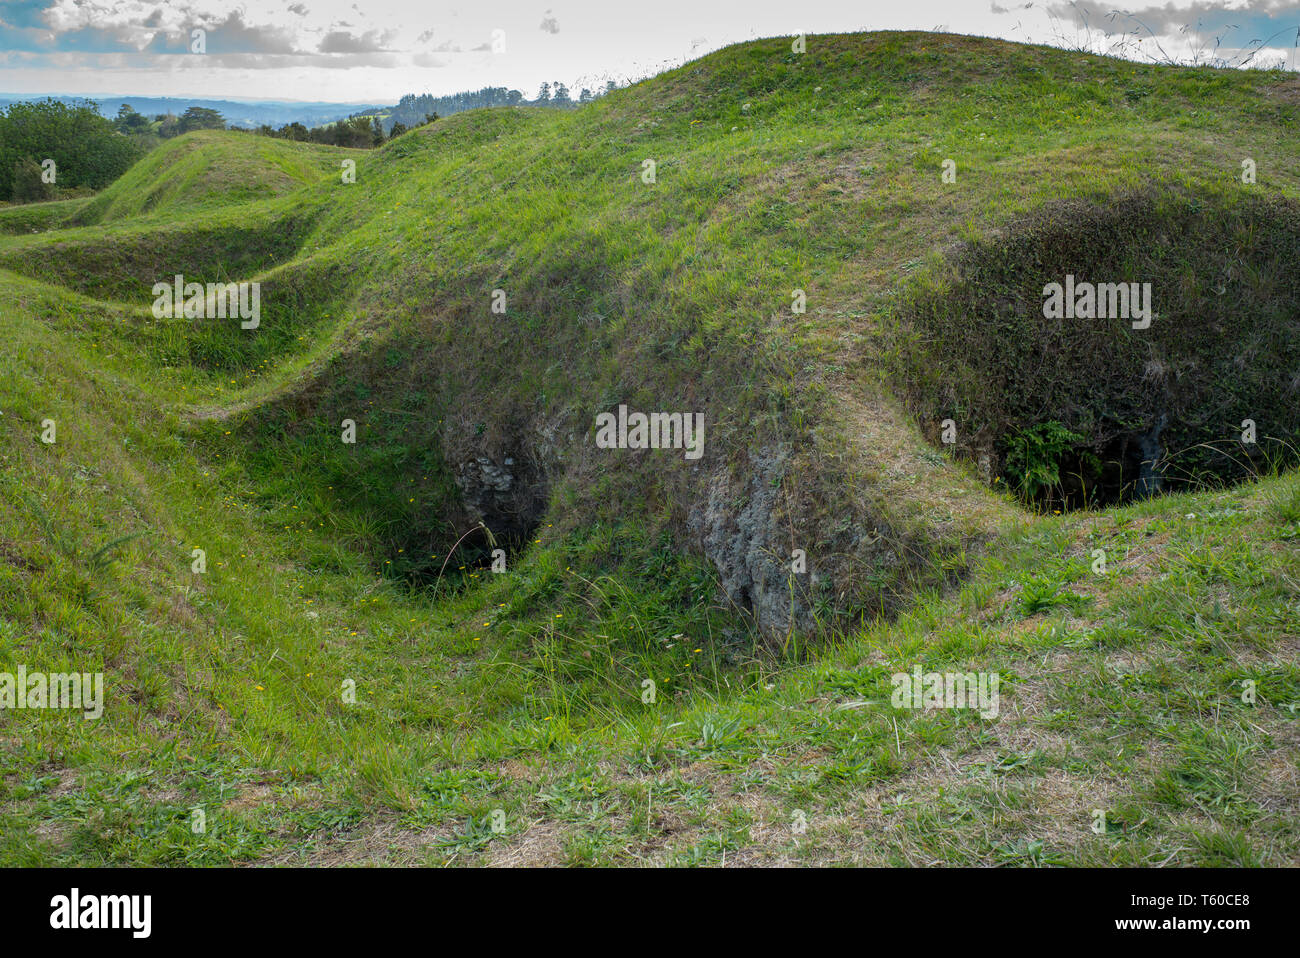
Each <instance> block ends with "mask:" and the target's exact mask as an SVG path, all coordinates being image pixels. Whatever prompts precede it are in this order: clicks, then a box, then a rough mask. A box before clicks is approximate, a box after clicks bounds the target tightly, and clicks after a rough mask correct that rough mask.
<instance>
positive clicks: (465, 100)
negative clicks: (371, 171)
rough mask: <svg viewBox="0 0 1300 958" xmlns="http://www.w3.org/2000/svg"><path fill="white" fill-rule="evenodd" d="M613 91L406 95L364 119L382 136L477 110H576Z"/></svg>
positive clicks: (560, 88) (547, 86)
mask: <svg viewBox="0 0 1300 958" xmlns="http://www.w3.org/2000/svg"><path fill="white" fill-rule="evenodd" d="M614 87H615V84H614V81H613V80H610V81H608V82H607V83H606V84H605V86H604V87H603V88H602V89H599V90H597V91H594V92H593V91H592V90H589V89H587V88H586V87H583V88H582V89H581V90H579V91H578V95H577V97H576V98H575V97H574V96H573V94H572V93H570V92H569V88H568V87H567V86H565V85H564V84H563V83H543V84H542V86H541V89H540V90H538V93H537V97H536V99H533V100H525V99H524V95H523V94H522V93H520V92H519V91H518V90H510V89H507V88H506V87H503V86H489V87H484V88H483V89H481V90H474V91H472V92H465V93H453V94H451V95H450V96H432V95H430V94H428V93H424V94H421V95H419V96H417V95H415V94H414V93H408V94H407V95H406V96H404V97H402V99H401V100H400V101H399V102H398V104H397V105H396V106H394V107H389V108H387V109H380V110H371V111H367V113H366V114H365V115H372V116H380V117H381V118H382V119H381V122H382V123H383V126H384V132H385V133H387V134H389V135H391V134H392V129H393V126H394V124H397V123H400V124H402V125H403V126H404V127H405V128H406V129H413V128H414V127H417V126H421V125H423V124H424V123H425V122H427V120H428V118H429V117H430V116H451V115H452V114H453V113H463V112H464V111H466V110H477V109H479V108H480V107H485V106H558V107H569V106H576V105H578V104H579V103H588V102H590V101H592V100H594V99H595V98H596V97H598V96H600V95H602V94H604V93H608V92H609V91H610V90H613V89H614ZM359 115H360V114H359Z"/></svg>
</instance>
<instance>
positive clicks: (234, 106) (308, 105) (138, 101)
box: [0, 93, 384, 129]
mask: <svg viewBox="0 0 1300 958" xmlns="http://www.w3.org/2000/svg"><path fill="white" fill-rule="evenodd" d="M47 97H48V98H49V99H51V100H58V101H59V102H61V103H75V102H78V101H81V100H86V99H89V100H93V101H94V102H96V103H98V104H99V112H100V113H102V114H103V115H104V116H108V117H111V116H113V115H114V114H116V113H117V111H118V109H119V108H120V107H121V105H122V104H123V103H129V104H131V106H132V107H134V108H135V110H136V111H137V112H139V113H143V114H145V115H146V116H156V115H158V114H160V113H171V114H174V115H176V116H180V115H181V114H182V113H184V112H185V111H186V110H187V109H189V108H190V107H192V106H201V107H206V108H207V109H209V110H217V111H218V112H220V113H221V115H222V116H224V117H225V118H226V123H227V124H228V125H230V126H237V127H245V128H248V129H255V128H256V127H259V126H261V125H263V124H267V125H268V126H275V127H278V126H283V125H284V124H286V123H294V122H297V123H301V124H303V125H304V126H307V127H312V126H322V125H324V124H326V123H333V122H334V121H335V120H342V119H344V118H345V117H349V116H352V115H353V114H355V113H366V112H371V111H374V110H377V109H384V107H383V106H382V105H379V104H373V103H330V102H305V101H295V100H204V99H197V98H194V99H192V98H187V97H155V96H123V95H113V96H89V97H82V96H71V95H62V94H44V93H25V94H18V93H0V107H5V106H8V105H9V104H10V103H21V102H24V101H30V100H43V99H46V98H47Z"/></svg>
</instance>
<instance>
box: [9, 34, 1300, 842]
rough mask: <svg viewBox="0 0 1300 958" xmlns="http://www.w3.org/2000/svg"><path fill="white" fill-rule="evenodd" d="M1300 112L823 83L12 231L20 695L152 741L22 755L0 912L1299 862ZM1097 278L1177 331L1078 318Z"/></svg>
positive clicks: (1120, 81)
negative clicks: (970, 687) (239, 301)
mask: <svg viewBox="0 0 1300 958" xmlns="http://www.w3.org/2000/svg"><path fill="white" fill-rule="evenodd" d="M1298 103H1300V86H1297V84H1296V81H1295V80H1294V78H1292V77H1289V76H1287V75H1283V74H1275V73H1265V72H1244V71H1242V72H1234V71H1217V70H1210V69H1204V68H1166V67H1154V66H1143V65H1138V64H1133V63H1129V62H1125V61H1119V60H1112V59H1107V58H1102V57H1095V56H1087V55H1082V54H1078V53H1074V52H1068V51H1061V50H1054V49H1048V48H1043V47H1030V46H1020V45H1013V44H1007V43H1003V42H1000V41H990V40H976V39H971V38H963V37H956V36H950V35H930V34H898V33H877V34H865V35H845V36H821V37H810V38H808V49H807V52H806V53H804V54H796V53H793V52H792V51H791V48H790V45H789V42H788V40H779V39H778V40H766V41H758V42H754V43H748V44H742V45H739V46H736V47H731V48H727V49H725V50H722V51H719V52H718V53H715V54H711V55H710V56H708V57H705V58H703V59H702V60H699V61H695V62H693V63H689V64H687V65H686V66H684V67H682V68H680V69H678V70H674V71H671V72H669V73H666V74H663V75H661V76H658V77H655V78H653V79H651V80H648V81H645V82H643V83H640V84H637V85H635V86H633V87H630V88H628V89H625V90H620V91H617V92H615V93H612V94H610V95H609V96H607V97H604V98H602V99H601V100H599V101H597V102H595V103H593V104H590V105H587V106H584V107H582V108H580V109H577V110H574V111H545V110H532V109H530V110H525V109H516V110H511V109H493V110H483V111H472V112H469V113H465V114H458V115H456V116H454V117H451V118H449V119H446V120H440V121H438V122H437V123H436V124H433V125H431V126H429V127H424V128H421V129H419V130H415V131H412V132H411V133H409V134H406V135H405V136H403V137H400V138H399V139H397V140H395V141H393V142H392V143H390V144H388V145H387V146H385V147H384V148H383V149H381V150H378V151H375V152H373V153H363V152H354V151H341V150H333V149H328V148H322V147H316V146H311V145H303V144H292V143H286V142H283V141H278V140H270V139H263V138H257V137H250V136H247V135H242V134H234V133H229V134H219V133H201V134H191V135H188V136H185V137H181V138H178V139H177V140H175V141H172V142H170V143H168V144H167V145H165V146H163V147H161V148H160V149H159V150H157V151H155V152H154V153H152V154H150V156H149V157H148V158H146V159H145V160H143V161H142V162H141V163H140V164H138V165H137V166H136V167H135V168H134V169H133V170H132V171H131V172H129V173H128V174H127V175H126V176H124V177H123V178H122V179H121V180H120V181H119V182H118V183H116V184H114V186H112V187H111V188H109V189H108V190H105V191H104V192H103V193H102V194H100V195H99V196H96V197H94V198H92V199H90V200H82V201H69V202H64V203H53V204H43V205H41V206H36V207H28V208H14V209H8V210H3V211H0V320H2V321H3V323H4V327H5V329H6V332H7V334H8V341H9V347H8V348H7V349H6V350H5V351H4V353H3V357H2V358H0V374H2V375H0V412H2V413H3V415H2V416H0V434H3V438H4V443H3V449H2V451H0V672H3V671H9V672H13V671H14V670H15V669H16V668H17V667H18V665H19V664H25V665H26V667H27V668H28V669H29V670H35V669H42V670H44V671H47V672H56V671H64V670H68V669H71V668H74V667H75V668H76V669H77V670H79V671H92V672H93V671H103V672H104V673H105V688H106V693H107V705H106V708H105V712H104V716H103V718H102V719H100V720H97V721H86V720H84V719H82V717H81V716H80V714H77V713H66V712H54V711H32V710H29V711H11V710H0V750H3V756H4V763H3V764H4V766H5V769H6V771H5V774H4V775H3V778H0V861H4V862H6V863H29V864H37V863H71V862H90V863H105V864H108V863H113V864H117V863H137V864H166V863H172V864H176V863H191V864H217V863H223V862H227V861H231V860H235V861H241V862H256V863H280V862H310V863H321V864H335V863H352V862H372V861H373V862H401V863H407V862H418V863H457V864H479V863H549V862H566V863H574V864H577V863H598V864H613V863H627V862H648V863H668V864H715V863H722V862H725V863H728V864H736V863H748V864H757V863H779V862H814V863H850V862H853V863H869V864H932V863H951V864H975V863H980V864H1102V863H1117V864H1184V865H1186V864H1257V863H1263V864H1284V863H1293V862H1295V861H1296V859H1297V855H1298V854H1300V833H1298V832H1297V826H1296V821H1297V815H1296V811H1297V803H1298V801H1300V786H1298V785H1297V760H1296V755H1297V752H1296V748H1295V746H1296V743H1297V725H1296V723H1297V717H1296V715H1295V711H1294V707H1295V705H1296V704H1297V703H1300V671H1298V670H1297V657H1296V653H1297V645H1296V634H1297V633H1296V625H1297V615H1298V612H1300V605H1298V601H1300V587H1298V586H1297V584H1296V581H1297V580H1296V576H1297V572H1298V571H1300V570H1298V568H1297V565H1298V563H1297V553H1296V546H1295V543H1296V541H1297V537H1300V484H1298V483H1297V479H1296V475H1295V472H1294V470H1293V469H1292V468H1291V467H1292V466H1293V463H1294V450H1295V449H1296V448H1297V446H1296V442H1297V437H1298V435H1300V419H1298V418H1297V414H1296V413H1295V411H1294V410H1295V402H1294V391H1295V388H1296V383H1297V382H1300V354H1298V352H1297V350H1298V349H1300V337H1297V335H1296V334H1297V329H1296V327H1297V318H1296V317H1297V315H1298V313H1297V309H1296V307H1297V306H1300V303H1298V302H1297V299H1298V298H1300V288H1298V285H1297V283H1296V281H1295V276H1296V275H1297V274H1296V266H1297V259H1298V258H1300V243H1297V242H1296V239H1297V237H1298V236H1300V225H1298V224H1300V217H1298V216H1297V212H1296V211H1297V209H1300V207H1297V205H1296V204H1297V200H1298V199H1300V161H1298V160H1297V159H1296V157H1297V156H1298V155H1300V153H1298V152H1297V146H1300V126H1298V125H1297V124H1296V122H1295V120H1296V115H1295V114H1296V108H1297V104H1298ZM1247 159H1249V160H1250V161H1252V162H1253V164H1254V167H1255V169H1256V170H1257V178H1256V181H1255V182H1254V183H1249V184H1248V183H1244V182H1243V181H1242V172H1243V166H1242V161H1243V160H1247ZM347 160H353V161H355V164H356V182H354V183H349V182H345V181H344V180H345V178H344V177H343V176H342V175H341V173H342V170H343V163H344V162H345V161H347ZM647 160H652V161H653V163H654V166H653V169H654V176H653V182H647V180H648V179H650V178H649V176H648V175H647V172H646V171H647V166H646V162H645V161H647ZM946 160H951V161H952V162H953V164H954V166H953V167H949V169H954V168H955V171H956V177H955V182H945V180H944V177H943V173H944V170H945V161H946ZM1067 272H1068V273H1071V274H1072V275H1077V276H1079V277H1080V278H1084V277H1088V278H1092V279H1095V280H1096V281H1098V282H1109V281H1121V280H1123V281H1129V280H1139V279H1146V280H1148V281H1152V282H1153V285H1154V286H1155V287H1156V291H1155V301H1156V304H1157V312H1158V316H1157V318H1156V319H1155V320H1154V322H1153V323H1152V325H1151V327H1150V328H1149V329H1148V330H1138V329H1133V328H1132V327H1131V326H1130V325H1129V324H1128V323H1126V322H1125V323H1110V324H1106V323H1104V322H1100V321H1098V322H1088V321H1085V320H1076V321H1061V322H1052V321H1047V320H1045V319H1044V318H1043V316H1042V312H1041V296H1040V292H1041V289H1042V286H1043V284H1044V283H1046V282H1049V281H1051V280H1053V279H1056V280H1059V279H1061V277H1062V275H1063V274H1065V273H1067ZM178 273H180V274H184V276H185V278H186V280H192V281H196V282H231V281H248V282H253V281H255V282H258V283H259V284H260V289H261V309H262V312H261V320H260V324H259V325H258V327H257V329H255V330H247V329H241V328H240V324H239V323H238V322H236V321H230V320H213V319H193V320H174V319H157V318H155V317H154V315H153V314H152V312H151V304H152V302H153V298H154V296H153V293H152V287H153V285H154V283H156V282H159V281H163V282H169V281H170V280H171V277H172V276H173V275H174V274H178ZM497 291H501V292H500V293H498V292H497ZM796 291H801V292H802V294H803V297H804V299H805V300H806V311H800V310H799V309H798V308H797V306H798V304H799V296H798V295H797V293H796ZM502 294H504V302H505V311H504V312H498V311H494V309H493V305H494V303H498V304H499V303H500V302H501V301H502ZM620 405H626V406H628V407H630V408H632V409H634V410H642V411H646V412H649V411H679V412H691V413H700V414H702V415H703V417H704V422H705V424H706V433H705V445H704V450H703V455H701V456H700V457H699V458H698V459H691V458H687V457H686V456H685V455H683V452H682V451H681V450H624V449H619V450H609V449H602V448H598V447H597V445H596V443H595V441H594V439H595V417H596V416H597V414H599V413H602V412H610V411H613V410H616V409H617V408H618V407H619V406H620ZM1245 419H1252V420H1254V421H1255V422H1256V423H1257V424H1258V431H1259V437H1260V438H1259V441H1258V442H1257V443H1256V444H1254V445H1253V446H1244V445H1243V444H1242V443H1241V442H1240V441H1239V439H1238V437H1239V436H1240V434H1241V431H1242V427H1241V425H1240V424H1241V423H1242V421H1243V420H1245ZM46 420H53V422H54V423H55V426H56V430H57V438H56V441H54V442H53V443H47V442H43V441H42V439H41V436H42V432H43V431H44V430H45V428H46V426H45V421H46ZM345 420H351V421H352V423H353V424H354V425H355V432H356V442H355V443H347V442H343V441H341V436H342V434H343V430H344V421H345ZM949 420H951V428H952V429H953V430H955V439H956V441H955V442H953V443H945V442H942V441H940V436H941V434H942V433H943V432H944V431H945V430H946V429H947V428H948V426H946V425H945V423H946V422H947V421H949ZM1161 421H1164V422H1165V426H1163V427H1161V428H1160V429H1156V425H1157V423H1160V422H1161ZM1170 423H1172V425H1170ZM1063 435H1064V436H1066V437H1067V438H1062V436H1063ZM1152 435H1155V437H1156V440H1158V441H1159V442H1160V443H1161V444H1162V455H1164V456H1166V457H1167V458H1168V461H1169V462H1170V464H1171V465H1170V468H1168V469H1167V470H1166V472H1165V474H1164V476H1163V481H1164V482H1165V486H1166V489H1167V491H1168V493H1169V494H1166V495H1161V496H1157V497H1153V498H1149V499H1145V500H1143V501H1132V497H1131V492H1132V489H1133V486H1134V482H1135V480H1136V478H1137V477H1136V474H1135V471H1134V470H1135V468H1136V463H1135V462H1133V457H1134V452H1133V450H1134V448H1135V444H1137V443H1138V442H1139V440H1144V439H1145V440H1148V441H1152V440H1151V437H1152ZM1026 466H1032V467H1033V468H1035V469H1037V470H1039V472H1038V473H1035V474H1040V475H1041V474H1045V473H1043V470H1046V472H1048V473H1050V472H1051V471H1052V470H1053V469H1055V470H1057V471H1058V473H1060V474H1062V475H1063V476H1064V478H1063V481H1062V483H1060V484H1058V485H1059V486H1060V487H1064V485H1066V484H1068V483H1069V482H1073V483H1074V485H1073V486H1072V487H1071V488H1072V490H1073V497H1072V498H1069V499H1064V500H1062V501H1060V502H1057V501H1055V500H1054V499H1053V498H1052V496H1051V494H1048V495H1039V496H1037V497H1035V496H1034V495H1033V492H1034V489H1033V487H1032V486H1026V485H1024V474H1025V471H1026ZM1072 475H1073V476H1074V477H1075V478H1074V479H1073V480H1071V478H1070V477H1071V476H1072ZM1008 487H1014V488H1016V489H1018V491H1019V493H1020V494H1019V495H1017V494H1013V493H1012V492H1008V491H1007V490H1008ZM1058 491H1059V490H1058ZM1081 499H1084V500H1087V501H1088V503H1089V505H1090V508H1086V509H1072V508H1068V507H1071V506H1075V505H1078V504H1079V502H1080V501H1081ZM1062 512H1063V513H1064V514H1061V513H1062ZM497 548H500V549H502V550H503V551H504V552H505V571H504V572H494V571H492V556H493V550H494V549H497ZM196 549H199V550H202V551H203V556H204V561H205V562H206V569H205V571H203V572H201V573H198V572H195V571H193V565H192V563H193V562H194V561H195V555H194V550H196ZM1098 551H1100V555H1101V557H1102V562H1101V564H1100V565H1099V564H1098ZM796 554H802V556H803V557H804V558H805V559H806V563H807V571H799V570H798V568H794V567H792V556H794V555H796ZM918 666H919V667H920V668H921V670H922V671H926V672H930V671H938V672H963V673H964V672H996V673H997V674H998V675H999V676H1000V677H1001V696H1002V701H1001V707H1000V710H999V713H998V715H997V716H996V717H989V718H982V717H980V716H979V715H978V714H977V713H975V712H972V711H968V710H954V709H938V710H922V709H900V708H895V707H892V706H891V701H890V699H891V681H890V677H891V676H892V675H893V674H895V673H910V672H912V671H913V669H914V668H916V667H918ZM647 683H653V692H654V695H653V696H651V695H650V694H649V693H650V691H651V687H650V686H649V685H648V684H647ZM1243 683H1254V685H1253V688H1254V695H1253V696H1250V695H1246V696H1245V697H1244V700H1243V688H1244V687H1245V686H1243ZM196 808H201V809H202V811H203V813H204V817H205V828H204V830H203V831H201V832H197V833H196V832H195V831H194V830H193V828H192V827H191V826H192V822H193V820H194V810H195V809H196ZM1098 812H1102V813H1104V822H1103V824H1102V826H1101V827H1100V828H1098V827H1097V822H1098V821H1099V818H1098V815H1097V813H1098ZM498 813H499V814H498ZM494 826H495V827H494Z"/></svg>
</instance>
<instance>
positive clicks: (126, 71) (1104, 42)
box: [0, 0, 1300, 103]
mask: <svg viewBox="0 0 1300 958" xmlns="http://www.w3.org/2000/svg"><path fill="white" fill-rule="evenodd" d="M1115 9H1116V7H1115V6H1114V5H1112V4H1106V3H1093V2H1091V0H1083V2H1080V3H1075V4H1072V3H1069V2H1063V0H1062V2H1057V0H1050V2H1049V0H906V2H899V0H888V2H885V0H544V2H531V0H477V2H466V3H461V2H444V0H418V2H416V0H245V2H230V0H178V2H159V0H0V92H4V93H64V94H92V95H93V94H101V95H106V94H131V95H136V96H144V95H149V96H186V97H204V98H223V97H240V98H258V99H285V100H330V101H343V102H379V103H390V102H395V101H396V100H397V99H398V98H399V97H401V96H402V95H403V94H405V93H434V94H443V93H453V92H456V91H459V90H470V89H477V88H479V87H483V86H508V87H514V88H517V89H520V90H523V91H524V93H525V94H526V95H528V96H531V95H532V94H533V93H535V92H536V90H537V87H538V84H540V83H541V82H542V81H544V80H560V81H563V82H565V83H567V84H568V85H569V86H570V87H571V88H572V91H573V94H574V95H575V97H576V95H577V93H578V90H579V89H580V88H581V87H582V86H590V87H592V88H593V89H594V88H596V87H597V86H600V85H603V82H604V80H605V79H607V78H610V79H616V80H619V81H620V82H621V81H623V80H625V79H629V78H631V79H635V78H639V77H642V76H645V75H647V74H649V73H653V72H657V71H658V70H660V69H663V68H665V67H668V66H672V65H676V64H679V63H681V62H682V61H684V60H686V59H690V58H692V57H695V56H700V55H702V54H704V53H707V52H709V51H710V50H715V49H717V48H718V47H722V46H726V45H727V44H730V43H736V42H739V41H743V40H750V39H754V38H756V37H768V36H778V35H790V34H794V33H799V32H806V33H832V32H842V31H856V30H882V29H910V30H932V29H936V28H938V29H946V30H950V31H953V32H957V33H970V34H978V35H983V36H997V37H1005V38H1007V39H1011V40H1022V41H1033V42H1037V43H1053V44H1056V45H1063V44H1072V43H1074V42H1077V41H1082V40H1084V39H1085V37H1086V35H1087V34H1088V33H1089V31H1090V32H1091V37H1092V40H1093V43H1094V46H1095V47H1097V48H1100V49H1108V48H1110V47H1112V46H1114V45H1115V44H1118V43H1121V42H1123V40H1124V38H1125V36H1132V35H1133V34H1134V33H1136V34H1137V35H1139V36H1141V37H1147V35H1148V32H1150V33H1154V34H1155V35H1156V39H1154V40H1153V39H1144V40H1143V41H1142V43H1141V46H1140V47H1139V48H1137V49H1134V50H1132V51H1131V53H1130V55H1133V56H1141V55H1143V51H1144V50H1145V51H1146V52H1148V53H1149V54H1150V55H1151V56H1160V52H1159V50H1157V49H1156V46H1155V44H1156V42H1157V40H1158V42H1159V43H1160V45H1161V47H1162V49H1163V51H1164V53H1165V54H1167V55H1169V56H1172V57H1177V58H1187V57H1189V56H1191V55H1194V54H1195V53H1196V52H1197V50H1198V49H1199V50H1203V51H1209V52H1213V51H1214V45H1215V41H1216V39H1219V38H1222V42H1221V44H1220V46H1219V49H1218V51H1217V52H1218V54H1219V55H1224V53H1225V51H1226V52H1227V55H1228V56H1229V57H1230V58H1231V57H1235V56H1238V53H1237V51H1239V50H1241V49H1242V48H1243V47H1247V45H1248V44H1249V43H1250V41H1268V42H1267V51H1268V53H1269V59H1271V60H1272V61H1277V60H1280V59H1281V58H1283V57H1286V58H1287V63H1288V65H1290V66H1292V67H1294V65H1295V56H1296V52H1295V50H1294V46H1295V42H1296V37H1297V28H1300V0H1229V2H1219V3H1208V2H1194V0H1171V2H1166V3H1161V4H1158V5H1157V4H1154V3H1151V2H1150V0H1147V2H1145V3H1139V4H1137V5H1135V6H1131V7H1126V8H1124V9H1126V10H1127V15H1112V11H1114V10H1115ZM1080 10H1085V11H1087V21H1088V27H1087V28H1084V27H1082V26H1081V25H1080V22H1079V21H1080V15H1079V11H1080ZM1185 27H1186V28H1189V31H1188V32H1185V31H1184V28H1185ZM195 28H202V29H204V30H205V31H206V46H207V52H206V53H203V54H196V53H192V52H190V47H191V31H192V30H194V29H195Z"/></svg>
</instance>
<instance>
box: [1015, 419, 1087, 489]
mask: <svg viewBox="0 0 1300 958" xmlns="http://www.w3.org/2000/svg"><path fill="white" fill-rule="evenodd" d="M1083 440H1084V437H1083V436H1081V435H1079V434H1078V433H1076V432H1072V431H1071V430H1069V429H1067V428H1065V426H1063V425H1061V423H1059V422H1057V421H1056V420H1051V421H1050V422H1044V423H1039V424H1038V425H1036V426H1030V427H1029V428H1027V429H1022V430H1021V431H1020V432H1018V433H1016V434H1015V435H1013V436H1012V437H1011V438H1010V439H1008V440H1007V441H1006V449H1007V451H1006V459H1005V462H1006V471H1007V474H1008V476H1009V477H1010V479H1011V481H1012V485H1013V486H1014V487H1015V489H1016V490H1017V491H1018V492H1019V493H1020V494H1021V495H1022V496H1024V497H1025V498H1026V499H1037V498H1038V497H1039V496H1040V495H1041V494H1042V493H1044V492H1050V491H1051V490H1053V489H1056V488H1057V487H1059V486H1060V484H1061V456H1062V455H1063V454H1064V453H1065V452H1067V451H1069V450H1070V449H1071V448H1072V447H1073V446H1074V444H1075V443H1079V442H1082V441H1083Z"/></svg>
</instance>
